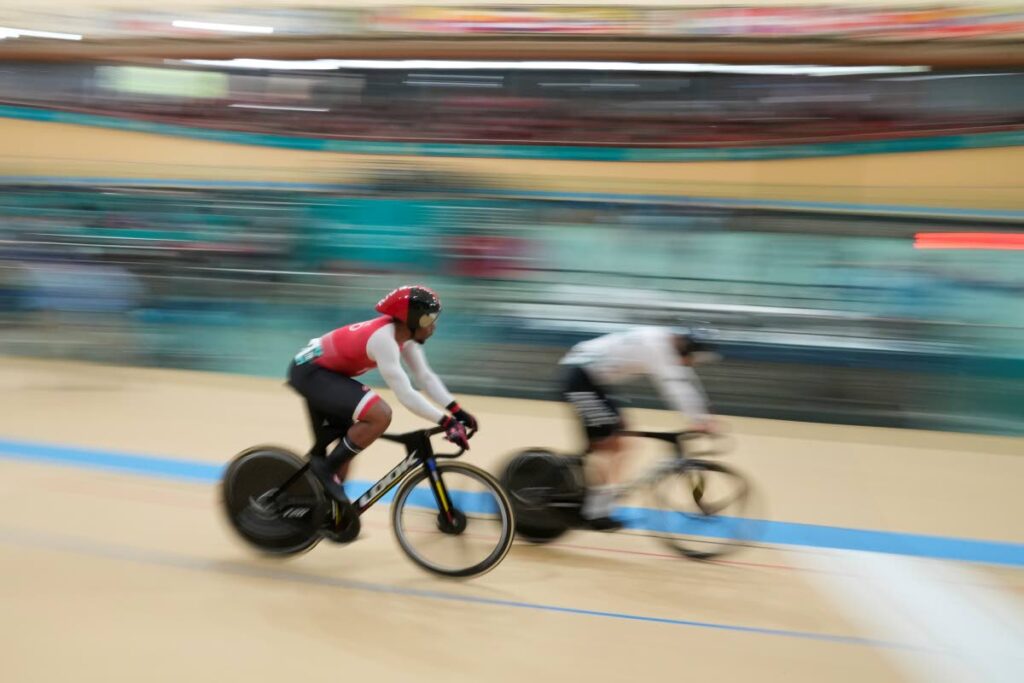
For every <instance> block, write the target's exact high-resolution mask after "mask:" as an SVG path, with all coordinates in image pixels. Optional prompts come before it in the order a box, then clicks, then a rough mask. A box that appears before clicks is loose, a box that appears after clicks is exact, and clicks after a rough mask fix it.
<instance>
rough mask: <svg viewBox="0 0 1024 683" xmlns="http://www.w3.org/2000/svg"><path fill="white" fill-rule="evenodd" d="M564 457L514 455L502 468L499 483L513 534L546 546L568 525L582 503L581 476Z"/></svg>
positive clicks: (529, 452)
mask: <svg viewBox="0 0 1024 683" xmlns="http://www.w3.org/2000/svg"><path fill="white" fill-rule="evenodd" d="M572 467H573V466H572V463H570V461H569V459H568V458H565V457H563V456H560V455H557V454H555V453H552V452H551V451H547V450H541V449H529V450H525V451H522V452H520V453H517V454H516V455H515V456H514V457H513V458H512V459H511V460H510V461H509V462H508V464H507V465H506V466H505V469H504V471H503V472H502V474H501V484H502V486H504V487H505V490H506V491H507V492H508V497H509V500H510V501H511V502H512V509H513V510H514V511H515V515H516V535H517V536H519V538H521V539H523V540H524V541H529V542H530V543H550V542H551V541H553V540H555V539H556V538H558V537H560V536H562V535H563V534H564V533H565V532H567V531H568V530H569V528H570V527H571V526H572V524H571V522H570V520H571V519H573V518H574V517H578V515H579V509H580V506H581V505H582V503H583V496H584V488H583V482H582V477H581V475H580V474H578V473H577V472H575V471H574V470H573V468H572Z"/></svg>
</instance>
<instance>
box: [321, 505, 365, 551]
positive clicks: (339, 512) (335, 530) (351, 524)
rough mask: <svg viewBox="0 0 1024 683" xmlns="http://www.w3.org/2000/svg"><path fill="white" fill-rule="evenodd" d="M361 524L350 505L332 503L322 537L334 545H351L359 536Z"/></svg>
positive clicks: (353, 507)
mask: <svg viewBox="0 0 1024 683" xmlns="http://www.w3.org/2000/svg"><path fill="white" fill-rule="evenodd" d="M361 530H362V523H361V522H360V521H359V515H358V514H357V513H356V509H355V506H353V505H352V504H351V503H333V504H332V505H331V513H330V515H329V518H328V520H327V528H326V529H324V531H323V534H324V536H325V537H326V538H327V539H328V540H330V541H334V542H335V543H351V542H352V541H354V540H356V538H357V537H358V536H359V532H360V531H361Z"/></svg>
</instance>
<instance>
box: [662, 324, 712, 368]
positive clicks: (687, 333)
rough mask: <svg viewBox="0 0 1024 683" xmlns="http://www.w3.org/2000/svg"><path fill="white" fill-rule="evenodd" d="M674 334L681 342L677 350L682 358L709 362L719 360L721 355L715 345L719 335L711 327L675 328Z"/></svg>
mask: <svg viewBox="0 0 1024 683" xmlns="http://www.w3.org/2000/svg"><path fill="white" fill-rule="evenodd" d="M672 332H673V334H675V336H676V338H677V339H679V340H680V343H679V344H678V346H677V348H678V349H679V353H680V355H682V356H692V357H693V358H694V359H695V360H698V361H701V362H709V361H715V360H719V359H720V358H721V355H720V353H719V351H718V348H717V345H716V343H715V341H716V337H717V336H718V333H717V331H716V330H714V329H712V328H710V327H675V328H673V329H672Z"/></svg>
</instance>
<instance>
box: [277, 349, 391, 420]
mask: <svg viewBox="0 0 1024 683" xmlns="http://www.w3.org/2000/svg"><path fill="white" fill-rule="evenodd" d="M288 384H289V385H290V386H291V387H292V388H293V389H295V391H297V392H299V394H300V395H301V396H302V397H303V398H304V399H306V406H307V407H308V408H309V416H310V419H311V420H312V421H313V431H314V433H318V431H319V428H320V427H321V426H322V425H323V423H324V422H327V423H329V424H330V426H331V427H333V428H335V429H339V430H343V431H347V430H348V428H349V427H351V426H352V425H353V424H354V423H355V422H358V421H359V418H361V417H362V416H363V415H365V414H366V411H367V410H369V409H370V407H371V406H373V404H374V403H376V402H377V401H379V400H380V396H379V395H378V394H377V392H375V391H374V390H373V389H371V388H370V387H368V386H366V385H365V384H363V383H362V382H358V381H356V380H354V379H352V378H351V377H346V376H345V375H341V374H338V373H337V372H334V371H333V370H328V369H327V368H324V367H321V366H319V365H317V364H316V363H302V364H301V365H296V364H295V363H294V362H293V363H292V364H291V365H289V366H288Z"/></svg>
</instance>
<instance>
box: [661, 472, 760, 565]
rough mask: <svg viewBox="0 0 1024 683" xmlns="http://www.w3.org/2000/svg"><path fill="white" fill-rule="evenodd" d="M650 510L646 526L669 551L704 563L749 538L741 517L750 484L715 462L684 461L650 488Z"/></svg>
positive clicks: (750, 532) (749, 531) (749, 527)
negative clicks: (652, 501)
mask: <svg viewBox="0 0 1024 683" xmlns="http://www.w3.org/2000/svg"><path fill="white" fill-rule="evenodd" d="M651 491H652V493H653V498H654V503H655V507H654V509H653V510H651V511H650V512H649V514H648V518H647V519H646V520H645V522H646V526H647V528H649V529H652V530H653V531H655V533H657V534H658V537H659V538H660V539H661V540H662V541H663V542H664V543H666V544H667V545H668V546H669V547H670V548H672V549H673V550H675V551H676V552H678V553H679V554H681V555H684V556H686V557H689V558H692V559H697V560H705V559H711V558H714V557H721V556H722V555H726V554H728V553H731V552H734V551H736V550H737V549H739V548H740V547H742V546H743V545H744V544H745V543H746V542H748V541H750V540H752V539H753V528H752V526H753V525H752V523H751V521H750V520H749V519H747V518H746V517H745V516H744V515H745V513H746V510H747V502H748V500H749V497H750V484H749V482H748V481H747V479H746V478H745V477H744V476H743V475H741V474H740V473H739V472H737V471H736V470H734V469H732V468H730V467H727V466H726V465H722V464H719V463H717V462H709V461H706V460H687V461H686V462H684V463H681V464H680V466H679V467H678V468H676V469H672V470H669V471H667V472H665V474H663V475H662V476H661V477H660V478H658V480H657V481H655V482H654V484H653V485H652V486H651Z"/></svg>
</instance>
